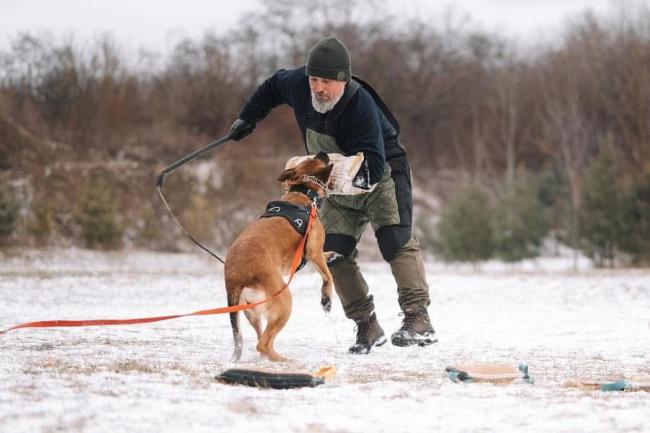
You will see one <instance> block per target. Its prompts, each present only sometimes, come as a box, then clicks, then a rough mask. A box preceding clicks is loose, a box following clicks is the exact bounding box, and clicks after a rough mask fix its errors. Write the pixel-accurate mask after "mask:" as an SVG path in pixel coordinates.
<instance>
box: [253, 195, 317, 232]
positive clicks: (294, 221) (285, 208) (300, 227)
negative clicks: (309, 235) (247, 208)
mask: <svg viewBox="0 0 650 433" xmlns="http://www.w3.org/2000/svg"><path fill="white" fill-rule="evenodd" d="M277 216H281V217H283V218H284V219H286V220H287V221H289V223H290V224H291V226H292V227H293V228H294V229H295V230H296V231H297V232H298V234H300V236H305V232H306V231H307V223H308V222H309V206H306V205H300V204H295V203H289V202H288V201H272V202H270V203H269V204H267V205H266V212H264V215H262V216H261V217H260V218H271V217H277Z"/></svg>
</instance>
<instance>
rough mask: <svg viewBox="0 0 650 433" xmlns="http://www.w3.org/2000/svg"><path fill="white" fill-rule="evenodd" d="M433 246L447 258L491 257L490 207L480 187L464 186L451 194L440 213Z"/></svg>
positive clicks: (477, 259) (448, 259)
mask: <svg viewBox="0 0 650 433" xmlns="http://www.w3.org/2000/svg"><path fill="white" fill-rule="evenodd" d="M435 247H436V250H437V252H438V253H439V254H440V255H441V256H442V257H443V259H445V260H447V261H462V262H472V261H479V260H486V259H489V258H490V257H491V256H492V253H493V232H492V225H491V207H490V201H489V197H488V196H487V194H486V193H485V192H484V191H483V190H482V189H481V188H479V187H477V186H465V187H463V188H461V189H460V190H459V191H458V192H457V193H456V194H455V195H454V196H452V197H451V199H450V201H449V203H447V205H446V206H445V207H444V209H443V211H442V214H441V218H440V223H439V224H438V237H437V240H436V242H435Z"/></svg>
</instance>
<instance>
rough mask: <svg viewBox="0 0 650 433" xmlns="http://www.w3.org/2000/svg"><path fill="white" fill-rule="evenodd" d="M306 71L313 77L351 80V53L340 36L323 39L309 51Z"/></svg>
mask: <svg viewBox="0 0 650 433" xmlns="http://www.w3.org/2000/svg"><path fill="white" fill-rule="evenodd" d="M305 73H306V74H307V75H309V76H312V77H321V78H328V79H330V80H336V81H350V78H351V77H352V68H351V67H350V53H349V52H348V49H347V48H346V46H345V45H343V43H342V42H341V41H339V40H338V38H335V37H330V38H325V39H321V40H320V41H318V43H317V44H316V45H314V47H313V48H312V49H311V51H309V57H308V58H307V69H306V70H305Z"/></svg>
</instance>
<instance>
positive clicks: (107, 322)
mask: <svg viewBox="0 0 650 433" xmlns="http://www.w3.org/2000/svg"><path fill="white" fill-rule="evenodd" d="M315 218H316V207H315V206H313V205H312V206H311V210H310V211H309V221H308V222H307V230H306V231H305V236H303V237H302V239H301V240H300V244H298V249H297V250H296V252H295V254H294V255H293V261H292V262H291V272H290V274H289V281H287V283H286V284H285V285H284V287H283V288H282V290H280V291H279V292H277V293H276V294H274V295H273V296H269V297H268V298H266V299H264V300H262V301H258V302H253V303H251V304H239V305H232V306H230V307H220V308H213V309H210V310H201V311H195V312H193V313H187V314H173V315H170V316H157V317H141V318H137V319H99V320H43V321H39V322H27V323H21V324H20V325H16V326H13V327H11V328H8V329H5V330H3V331H0V334H4V333H6V332H9V331H12V330H14V329H20V328H55V327H57V328H58V327H75V326H113V325H136V324H140V323H152V322H161V321H163V320H171V319H178V318H179V317H187V316H209V315H212V314H224V313H233V312H235V311H242V310H248V309H251V308H254V307H257V306H258V305H262V304H264V303H267V302H269V301H271V300H272V299H273V298H275V297H276V296H278V295H280V293H282V292H284V290H285V289H286V288H287V287H289V283H291V280H293V277H294V275H295V274H296V270H297V269H298V265H299V264H300V262H301V261H302V254H303V251H304V250H305V244H306V242H307V236H308V235H309V231H310V230H311V225H312V222H313V220H314V219H315Z"/></svg>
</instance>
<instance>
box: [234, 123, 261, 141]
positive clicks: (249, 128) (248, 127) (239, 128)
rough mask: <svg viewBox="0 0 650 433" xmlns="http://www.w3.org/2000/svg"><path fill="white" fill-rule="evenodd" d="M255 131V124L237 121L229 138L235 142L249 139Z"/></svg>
mask: <svg viewBox="0 0 650 433" xmlns="http://www.w3.org/2000/svg"><path fill="white" fill-rule="evenodd" d="M254 130H255V124H254V123H253V124H250V123H248V122H246V121H245V120H242V119H237V120H235V123H233V124H232V126H231V127H230V133H229V134H228V136H229V137H230V138H231V139H232V140H235V141H239V140H242V139H244V138H245V137H247V136H248V135H249V134H250V133H251V132H253V131H254Z"/></svg>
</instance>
